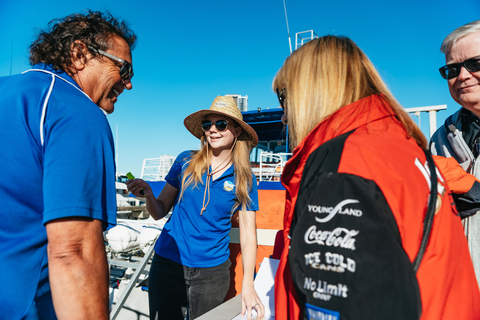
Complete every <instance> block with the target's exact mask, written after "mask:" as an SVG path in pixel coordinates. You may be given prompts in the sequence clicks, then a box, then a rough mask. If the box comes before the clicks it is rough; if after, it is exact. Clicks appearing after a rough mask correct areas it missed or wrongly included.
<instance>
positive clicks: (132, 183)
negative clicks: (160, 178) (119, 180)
mask: <svg viewBox="0 0 480 320" xmlns="http://www.w3.org/2000/svg"><path fill="white" fill-rule="evenodd" d="M125 184H126V185H127V190H128V191H130V192H131V193H132V194H134V195H135V196H136V197H148V196H153V192H152V188H151V187H150V185H149V184H148V183H147V182H145V181H144V180H142V179H130V180H127V181H126V182H125ZM142 190H143V191H142Z"/></svg>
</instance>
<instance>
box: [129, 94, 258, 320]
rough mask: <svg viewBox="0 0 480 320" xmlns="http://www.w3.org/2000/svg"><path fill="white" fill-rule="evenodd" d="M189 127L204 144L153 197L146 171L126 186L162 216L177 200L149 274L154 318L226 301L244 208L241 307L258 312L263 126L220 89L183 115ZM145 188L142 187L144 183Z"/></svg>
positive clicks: (185, 155)
mask: <svg viewBox="0 0 480 320" xmlns="http://www.w3.org/2000/svg"><path fill="white" fill-rule="evenodd" d="M184 124H185V127H186V128H187V129H188V130H189V131H190V132H191V133H192V134H193V135H194V136H195V137H197V138H199V139H200V141H201V148H200V150H198V151H184V152H182V153H181V154H180V155H179V156H178V157H177V159H176V160H175V163H174V164H173V166H172V168H171V169H170V172H169V173H168V175H167V177H166V178H165V180H166V181H167V183H166V184H165V187H164V188H163V190H162V191H161V193H160V195H159V196H158V197H157V198H155V196H154V195H153V192H152V189H151V187H150V186H149V184H148V183H147V182H145V181H143V180H141V179H135V180H130V181H127V187H128V189H129V190H130V191H131V192H132V193H134V194H135V195H136V196H140V195H142V194H141V193H142V192H143V193H144V196H145V198H146V201H147V210H148V212H149V213H150V215H151V216H152V217H153V218H154V219H156V220H158V219H161V218H163V217H164V216H165V215H166V214H167V213H168V212H169V211H170V209H171V208H172V206H173V212H172V215H171V217H170V219H169V220H168V221H167V223H166V224H165V227H164V228H163V230H162V233H161V234H160V237H159V239H158V240H157V242H156V244H155V255H154V258H153V261H152V267H151V269H150V277H149V287H148V294H149V305H150V319H152V320H153V319H168V320H175V319H179V320H183V319H184V318H185V316H186V315H187V319H190V320H192V319H195V318H197V317H199V316H200V315H202V314H204V313H205V312H207V311H209V310H211V309H213V308H215V307H216V306H218V305H220V304H221V303H222V302H223V301H224V299H225V296H226V294H227V292H228V289H229V286H230V265H231V263H230V260H229V256H230V251H229V249H228V245H229V242H230V239H229V232H230V229H231V219H232V216H233V215H234V214H235V213H236V212H237V211H238V212H239V229H240V247H241V251H242V264H243V270H244V276H243V282H242V314H245V313H246V314H247V317H248V319H251V316H252V309H253V308H254V309H255V310H256V312H257V314H258V316H259V317H263V315H264V312H265V310H264V306H263V304H262V303H261V301H260V298H259V297H258V295H257V293H256V292H255V289H254V285H253V277H254V271H255V260H256V245H257V244H256V232H255V211H256V210H258V191H257V182H256V179H255V176H254V175H253V173H252V170H251V167H250V152H251V150H252V148H253V147H254V146H255V145H256V144H257V143H258V138H257V134H256V133H255V131H254V130H253V128H252V127H250V126H249V125H248V124H247V123H245V122H244V121H243V117H242V114H241V113H240V110H239V109H238V107H237V105H236V104H235V101H234V99H233V98H232V97H229V96H218V97H216V98H215V100H214V101H213V103H212V105H211V106H210V109H207V110H200V111H197V112H195V113H193V114H191V115H189V116H187V117H186V118H185V121H184ZM142 189H143V191H142Z"/></svg>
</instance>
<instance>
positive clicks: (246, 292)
mask: <svg viewBox="0 0 480 320" xmlns="http://www.w3.org/2000/svg"><path fill="white" fill-rule="evenodd" d="M252 309H255V311H256V312H257V319H258V320H260V319H263V317H264V316H265V306H264V305H263V303H262V301H261V300H260V298H259V297H258V294H257V292H256V291H255V288H254V287H253V283H252V284H251V285H245V284H243V286H242V316H243V315H244V314H245V313H247V319H248V320H251V319H252Z"/></svg>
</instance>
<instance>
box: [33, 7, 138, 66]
mask: <svg viewBox="0 0 480 320" xmlns="http://www.w3.org/2000/svg"><path fill="white" fill-rule="evenodd" d="M48 29H49V31H45V30H40V32H39V34H38V38H37V40H35V42H33V43H32V45H31V46H30V56H29V60H30V64H31V65H32V66H33V65H35V64H37V63H41V62H43V63H46V64H50V65H52V66H53V68H54V69H57V70H64V71H66V70H68V69H69V67H70V66H71V63H72V62H71V56H70V51H71V46H72V44H73V43H74V42H75V41H81V42H83V43H85V44H86V46H87V47H93V48H95V49H100V50H104V51H105V50H107V49H109V48H110V46H111V45H112V43H111V41H110V40H111V39H112V37H113V36H119V37H120V38H122V39H123V40H125V41H126V42H127V44H128V46H129V47H130V50H133V48H134V47H135V44H136V41H137V36H136V35H135V34H134V33H133V31H132V30H131V29H130V28H129V27H128V26H127V24H126V23H125V22H124V21H119V20H117V19H115V18H114V17H113V16H112V15H111V14H110V13H109V12H108V11H107V12H104V13H103V12H98V11H91V10H88V11H87V12H86V13H85V14H80V13H75V14H72V15H69V16H67V17H65V18H63V19H55V20H52V21H50V22H49V23H48ZM85 54H86V52H82V51H81V50H80V52H79V58H81V57H82V56H84V55H85ZM92 54H94V55H98V54H97V53H95V52H92Z"/></svg>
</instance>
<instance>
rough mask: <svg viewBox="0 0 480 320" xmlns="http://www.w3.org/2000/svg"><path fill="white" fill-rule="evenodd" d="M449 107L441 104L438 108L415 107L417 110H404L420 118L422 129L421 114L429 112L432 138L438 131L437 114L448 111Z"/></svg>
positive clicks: (419, 123) (419, 122) (419, 124)
mask: <svg viewBox="0 0 480 320" xmlns="http://www.w3.org/2000/svg"><path fill="white" fill-rule="evenodd" d="M446 109H447V105H446V104H441V105H436V106H426V107H415V108H405V109H404V110H405V111H406V112H407V113H409V114H413V115H415V116H417V117H418V126H419V127H420V129H421V125H422V124H421V117H420V115H421V113H422V112H428V120H429V121H428V122H429V134H430V135H429V137H431V136H432V135H433V134H434V133H435V131H436V130H437V112H438V111H440V110H446Z"/></svg>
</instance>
